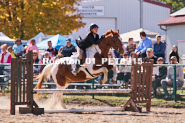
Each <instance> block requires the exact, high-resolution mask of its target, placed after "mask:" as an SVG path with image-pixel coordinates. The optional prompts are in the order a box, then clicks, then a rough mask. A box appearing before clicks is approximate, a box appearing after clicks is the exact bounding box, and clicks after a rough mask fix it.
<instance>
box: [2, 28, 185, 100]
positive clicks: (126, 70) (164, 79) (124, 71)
mask: <svg viewBox="0 0 185 123" xmlns="http://www.w3.org/2000/svg"><path fill="white" fill-rule="evenodd" d="M140 37H141V41H140V42H139V44H138V46H137V45H136V44H135V43H134V39H133V38H132V37H130V38H129V40H128V44H127V45H126V48H124V49H125V54H122V55H120V54H119V53H118V52H117V51H115V50H112V51H110V52H109V53H108V57H109V58H113V57H115V58H129V57H130V58H131V57H132V54H133V53H134V54H136V55H138V56H139V57H142V58H147V59H153V60H154V64H164V63H165V49H166V45H165V43H163V42H162V41H161V36H160V35H158V36H157V37H156V39H157V42H155V43H153V42H152V40H151V39H150V38H149V37H147V36H146V33H145V32H144V31H142V32H140ZM47 43H48V48H47V49H45V51H44V53H43V54H41V56H42V58H48V59H49V60H51V59H58V58H62V57H70V56H71V55H72V54H73V52H76V51H77V50H76V48H75V46H74V45H73V44H72V43H71V39H67V40H66V45H65V46H64V47H61V48H60V49H59V50H57V49H56V48H54V47H52V42H51V41H50V40H49V41H48V42H47ZM30 50H31V51H33V63H35V64H45V63H43V60H42V58H40V59H39V49H38V47H37V46H36V41H35V39H31V41H30V44H29V46H23V45H22V43H21V40H20V39H17V40H16V41H15V44H14V45H13V47H12V46H9V47H7V45H6V44H3V45H2V46H1V48H0V51H1V54H0V63H11V58H15V57H20V56H21V57H26V54H27V53H28V51H30ZM169 55H170V57H169V60H170V63H171V64H178V63H179V61H180V57H179V54H178V47H177V46H176V45H174V46H173V48H172V50H171V51H170V53H169ZM5 67H7V66H0V75H1V74H3V73H2V71H3V70H4V69H5ZM44 67H45V66H37V65H35V66H33V72H34V74H35V75H38V74H39V73H41V72H42V70H43V68H44ZM176 71H177V72H176V75H177V78H176V80H177V87H182V86H183V84H184V77H183V67H180V66H178V67H177V70H176ZM115 73H116V74H115ZM173 74H174V73H173V67H168V71H167V67H165V66H160V67H159V74H155V75H153V78H152V80H153V84H152V88H153V97H154V98H155V97H156V96H157V92H156V89H157V88H158V87H160V86H162V88H163V90H164V92H165V97H164V98H165V99H166V98H168V97H169V93H168V91H167V86H173V81H174V78H173ZM115 76H117V82H118V81H119V83H121V84H122V83H123V82H125V85H126V88H128V84H129V79H130V77H131V67H129V66H119V67H118V68H117V66H114V67H113V69H112V70H111V71H109V73H108V81H109V82H110V81H113V80H115V79H112V78H113V77H115ZM102 77H103V75H101V76H99V77H98V78H99V79H98V80H99V82H100V81H101V79H102ZM0 81H1V82H2V81H3V79H1V78H0Z"/></svg>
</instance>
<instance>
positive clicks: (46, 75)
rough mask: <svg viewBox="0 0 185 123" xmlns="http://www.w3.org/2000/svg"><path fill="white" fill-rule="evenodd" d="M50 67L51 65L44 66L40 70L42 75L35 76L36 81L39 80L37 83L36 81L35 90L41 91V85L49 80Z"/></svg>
mask: <svg viewBox="0 0 185 123" xmlns="http://www.w3.org/2000/svg"><path fill="white" fill-rule="evenodd" d="M52 67H53V65H51V64H48V65H46V66H45V67H44V69H43V70H42V73H41V74H39V75H38V76H37V79H39V81H38V84H37V85H36V86H35V89H41V88H42V84H43V83H44V80H45V79H50V76H51V69H52Z"/></svg>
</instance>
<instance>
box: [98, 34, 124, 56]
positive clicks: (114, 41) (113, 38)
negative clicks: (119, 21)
mask: <svg viewBox="0 0 185 123" xmlns="http://www.w3.org/2000/svg"><path fill="white" fill-rule="evenodd" d="M116 36H119V35H118V34H117V35H113V37H112V39H111V40H110V41H109V44H108V45H104V44H103V43H102V42H100V45H103V46H105V47H106V50H105V53H104V58H106V52H107V51H108V50H109V49H110V48H109V47H107V46H112V47H113V45H114V47H115V50H118V48H121V47H122V45H121V46H116V42H117V41H118V40H119V39H117V38H116ZM115 38H116V39H115ZM112 43H113V44H112ZM96 50H97V49H96ZM99 55H100V54H99ZM100 56H101V55H100ZM101 57H102V56H101Z"/></svg>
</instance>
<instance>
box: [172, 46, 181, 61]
mask: <svg viewBox="0 0 185 123" xmlns="http://www.w3.org/2000/svg"><path fill="white" fill-rule="evenodd" d="M172 56H175V57H176V58H177V62H178V63H179V53H178V47H177V46H176V45H173V48H172V50H171V51H170V58H171V57H172Z"/></svg>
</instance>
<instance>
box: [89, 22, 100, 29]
mask: <svg viewBox="0 0 185 123" xmlns="http://www.w3.org/2000/svg"><path fill="white" fill-rule="evenodd" d="M94 28H99V27H98V25H97V24H95V23H92V24H91V25H90V30H91V29H94Z"/></svg>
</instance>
